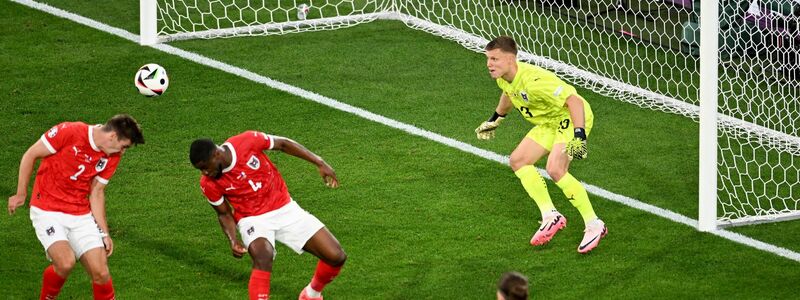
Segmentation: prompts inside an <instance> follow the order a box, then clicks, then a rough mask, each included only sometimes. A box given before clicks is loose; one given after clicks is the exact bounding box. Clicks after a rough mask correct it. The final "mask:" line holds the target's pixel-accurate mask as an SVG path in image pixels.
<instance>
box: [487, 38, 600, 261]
mask: <svg viewBox="0 0 800 300" xmlns="http://www.w3.org/2000/svg"><path fill="white" fill-rule="evenodd" d="M484 50H486V52H485V53H486V58H487V61H486V67H488V68H489V74H491V76H492V78H493V79H495V80H497V85H498V86H499V87H500V89H502V90H503V92H502V93H501V95H500V103H498V104H497V108H496V109H495V112H494V114H493V115H492V117H491V118H489V120H488V121H486V122H483V123H482V124H481V125H480V126H479V127H478V128H476V129H475V133H477V135H478V138H479V139H483V140H486V139H491V138H493V137H494V134H495V129H497V126H499V125H500V122H501V121H503V118H505V116H506V113H508V111H509V110H510V109H511V107H512V106H513V107H515V108H516V109H517V111H519V113H520V114H521V115H522V117H524V118H525V120H528V122H531V123H532V124H533V125H534V127H533V129H531V131H529V132H528V134H527V135H525V138H523V139H522V141H521V142H520V143H519V145H517V148H516V149H514V152H511V157H510V160H509V163H510V165H511V169H512V170H514V174H516V175H517V177H519V180H520V181H521V182H522V186H523V187H524V188H525V190H526V191H527V192H528V195H530V197H531V198H533V201H535V202H536V204H537V205H538V206H539V210H540V211H541V213H542V225H541V226H540V227H539V229H538V230H537V231H536V233H534V234H533V238H531V245H534V246H539V245H544V244H546V243H547V242H549V241H550V239H552V238H553V235H555V234H556V233H557V232H558V231H559V230H561V229H562V228H564V227H565V226H566V225H567V219H566V218H564V216H563V215H561V214H560V213H559V212H558V211H557V210H556V208H555V206H553V201H552V200H551V199H550V194H549V193H548V192H547V185H546V184H545V182H544V178H543V177H542V176H541V175H540V174H539V172H538V171H537V169H536V167H534V166H533V164H534V163H536V162H537V161H538V160H539V159H540V158H542V157H544V156H545V155H546V156H547V164H546V167H545V168H546V170H547V174H549V175H550V177H551V178H552V179H553V181H555V183H556V185H558V187H559V188H561V190H562V191H563V192H564V195H566V196H567V199H569V201H570V202H571V203H572V205H573V206H575V207H576V208H577V209H578V211H579V212H580V213H581V216H582V217H583V221H584V223H585V225H586V230H584V232H585V233H584V236H583V240H582V241H581V243H580V244H579V245H578V252H580V253H587V252H589V251H591V250H592V249H594V248H595V247H597V244H598V243H599V242H600V239H601V238H602V237H604V236H605V235H606V233H608V229H606V226H605V223H603V221H602V220H600V219H599V218H598V217H597V215H596V214H595V213H594V209H592V204H591V203H590V202H589V196H588V195H587V194H586V189H585V188H584V187H583V185H582V184H581V183H580V182H579V181H578V180H577V179H575V177H572V175H571V174H570V173H569V164H570V161H572V159H584V158H586V153H587V151H586V137H587V136H588V135H589V132H590V131H591V130H592V124H593V123H594V114H592V109H591V107H590V106H589V103H588V102H586V100H584V99H583V98H582V97H581V96H580V95H578V93H577V92H576V91H575V88H574V87H572V86H571V85H569V84H567V83H565V82H564V81H563V80H561V79H560V78H558V77H557V76H556V75H555V74H553V73H552V72H550V71H548V70H545V69H543V68H540V67H537V66H533V65H530V64H527V63H524V62H517V45H516V43H515V42H514V40H513V39H512V38H510V37H507V36H501V37H498V38H496V39H494V40H492V41H491V42H489V43H488V44H487V45H486V48H485V49H484Z"/></svg>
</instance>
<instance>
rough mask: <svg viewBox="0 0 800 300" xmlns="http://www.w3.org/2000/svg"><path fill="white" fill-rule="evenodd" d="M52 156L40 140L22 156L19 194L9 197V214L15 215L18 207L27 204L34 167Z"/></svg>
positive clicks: (18, 178)
mask: <svg viewBox="0 0 800 300" xmlns="http://www.w3.org/2000/svg"><path fill="white" fill-rule="evenodd" d="M50 154H51V153H50V150H48V149H47V146H45V145H44V143H42V140H38V141H36V143H34V144H33V145H31V146H30V148H28V150H27V151H25V154H23V155H22V159H21V160H20V162H19V175H18V177H17V193H16V194H15V195H13V196H11V197H8V213H9V214H12V215H13V214H14V212H15V211H16V210H17V208H18V207H20V206H22V205H23V204H25V199H26V198H27V197H28V184H29V183H30V179H31V174H33V165H34V164H35V163H36V160H38V159H41V158H42V157H45V156H48V155H50Z"/></svg>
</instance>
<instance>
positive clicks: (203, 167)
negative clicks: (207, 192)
mask: <svg viewBox="0 0 800 300" xmlns="http://www.w3.org/2000/svg"><path fill="white" fill-rule="evenodd" d="M218 149H219V147H217V144H214V141H212V140H210V139H197V140H195V141H194V142H192V146H191V147H189V161H191V162H192V165H193V166H194V167H195V168H197V169H198V170H200V172H201V173H203V175H205V176H209V177H212V178H215V179H217V178H220V177H221V176H222V170H223V169H225V167H224V165H223V162H222V155H220V154H219V150H218Z"/></svg>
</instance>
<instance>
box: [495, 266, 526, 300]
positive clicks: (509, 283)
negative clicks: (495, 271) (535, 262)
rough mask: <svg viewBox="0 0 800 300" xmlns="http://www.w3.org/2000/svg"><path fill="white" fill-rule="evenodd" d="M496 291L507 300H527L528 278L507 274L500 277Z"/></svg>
mask: <svg viewBox="0 0 800 300" xmlns="http://www.w3.org/2000/svg"><path fill="white" fill-rule="evenodd" d="M497 290H498V291H500V293H501V294H503V296H504V297H505V298H506V299H507V300H527V299H528V278H527V277H525V275H522V274H520V273H517V272H507V273H505V274H503V276H501V277H500V281H499V282H498V283H497Z"/></svg>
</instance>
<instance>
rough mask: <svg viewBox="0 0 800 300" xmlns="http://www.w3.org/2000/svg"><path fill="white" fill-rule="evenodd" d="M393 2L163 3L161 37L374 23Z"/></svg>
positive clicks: (244, 0)
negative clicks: (378, 15)
mask: <svg viewBox="0 0 800 300" xmlns="http://www.w3.org/2000/svg"><path fill="white" fill-rule="evenodd" d="M391 4H392V1H391V0H158V13H157V14H158V26H159V29H158V31H159V33H158V35H159V36H162V39H161V41H162V42H168V41H173V40H182V39H192V38H218V37H234V36H249V35H266V34H284V33H292V32H302V31H319V30H331V29H337V28H342V27H349V26H354V25H357V24H360V23H363V22H369V21H372V20H374V19H376V18H377V15H375V13H376V12H382V11H386V10H388V9H389V7H390V6H391ZM302 6H306V7H307V11H303V9H302Z"/></svg>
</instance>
